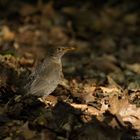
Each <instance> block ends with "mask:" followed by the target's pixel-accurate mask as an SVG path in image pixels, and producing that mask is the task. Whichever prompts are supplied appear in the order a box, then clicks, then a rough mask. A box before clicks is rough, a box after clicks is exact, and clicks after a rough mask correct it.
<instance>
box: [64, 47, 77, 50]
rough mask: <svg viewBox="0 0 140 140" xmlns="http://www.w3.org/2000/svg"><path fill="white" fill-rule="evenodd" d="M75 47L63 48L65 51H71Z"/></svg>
mask: <svg viewBox="0 0 140 140" xmlns="http://www.w3.org/2000/svg"><path fill="white" fill-rule="evenodd" d="M75 49H76V47H67V48H65V51H73V50H75Z"/></svg>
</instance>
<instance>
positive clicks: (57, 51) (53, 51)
mask: <svg viewBox="0 0 140 140" xmlns="http://www.w3.org/2000/svg"><path fill="white" fill-rule="evenodd" d="M72 50H75V47H64V46H57V47H50V48H49V50H48V53H49V55H50V56H53V57H58V58H61V57H62V56H63V55H64V54H65V53H66V52H68V51H72Z"/></svg>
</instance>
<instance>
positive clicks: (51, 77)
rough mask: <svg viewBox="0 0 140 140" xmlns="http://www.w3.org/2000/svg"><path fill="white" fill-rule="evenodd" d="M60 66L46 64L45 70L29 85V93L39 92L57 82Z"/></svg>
mask: <svg viewBox="0 0 140 140" xmlns="http://www.w3.org/2000/svg"><path fill="white" fill-rule="evenodd" d="M59 70H60V66H59V65H58V64H56V63H48V64H47V66H45V68H42V70H41V71H39V72H38V73H37V75H36V76H35V79H34V80H33V82H32V83H31V87H30V91H31V92H36V91H41V90H43V89H44V88H47V86H51V84H53V83H54V84H55V83H56V82H58V80H59V77H60V73H59Z"/></svg>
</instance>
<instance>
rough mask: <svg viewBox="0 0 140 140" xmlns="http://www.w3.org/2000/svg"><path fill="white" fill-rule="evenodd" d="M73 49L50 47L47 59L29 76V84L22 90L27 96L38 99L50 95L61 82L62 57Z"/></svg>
mask: <svg viewBox="0 0 140 140" xmlns="http://www.w3.org/2000/svg"><path fill="white" fill-rule="evenodd" d="M74 49H75V48H74V47H62V46H59V47H50V48H49V50H48V54H47V57H46V58H45V59H44V61H43V62H42V64H41V65H40V66H38V67H37V68H36V70H35V71H34V72H33V73H32V74H31V75H30V76H29V80H30V81H29V82H28V83H27V84H26V85H25V87H24V89H25V90H26V91H27V94H32V95H35V96H38V97H43V96H48V95H49V94H51V93H52V92H53V91H54V90H55V89H56V87H57V86H58V84H60V83H61V82H62V77H63V72H62V62H61V58H62V56H63V55H64V54H65V53H66V52H67V51H70V50H74Z"/></svg>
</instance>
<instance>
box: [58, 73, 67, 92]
mask: <svg viewBox="0 0 140 140" xmlns="http://www.w3.org/2000/svg"><path fill="white" fill-rule="evenodd" d="M59 85H61V86H63V87H64V88H66V89H68V90H69V89H70V87H69V84H68V80H67V79H65V78H64V75H63V73H62V74H61V80H60V83H59Z"/></svg>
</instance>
